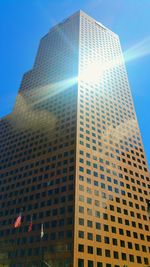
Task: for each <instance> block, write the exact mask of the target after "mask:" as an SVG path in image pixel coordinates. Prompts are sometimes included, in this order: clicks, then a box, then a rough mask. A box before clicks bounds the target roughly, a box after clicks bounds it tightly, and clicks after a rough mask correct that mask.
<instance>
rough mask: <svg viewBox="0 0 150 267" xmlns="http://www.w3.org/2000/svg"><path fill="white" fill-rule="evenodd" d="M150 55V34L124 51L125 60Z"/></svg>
mask: <svg viewBox="0 0 150 267" xmlns="http://www.w3.org/2000/svg"><path fill="white" fill-rule="evenodd" d="M148 55H150V36H148V37H146V38H145V39H144V40H142V41H140V42H139V43H137V44H135V45H133V46H132V47H131V48H129V49H128V50H126V51H125V52H124V58H125V62H129V61H132V60H136V59H138V58H142V57H145V56H148Z"/></svg>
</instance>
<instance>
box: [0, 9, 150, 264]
mask: <svg viewBox="0 0 150 267" xmlns="http://www.w3.org/2000/svg"><path fill="white" fill-rule="evenodd" d="M0 134H1V135H0V192H1V193H0V205H1V208H0V241H1V248H2V249H1V255H2V257H1V259H0V260H1V263H3V264H4V263H6V264H9V266H41V265H42V264H43V265H42V266H44V264H46V263H48V264H49V265H50V266H54V267H60V266H61V267H121V266H128V267H129V266H131V267H137V266H141V267H142V266H149V265H150V259H149V253H150V235H149V217H148V212H147V203H148V200H149V184H150V182H149V181H150V180H149V173H148V166H147V162H146V158H145V153H144V148H143V144H142V140H141V136H140V131H139V127H138V122H137V118H136V114H135V110H134V105H133V100H132V95H131V91H130V87H129V82H128V77H127V73H126V69H125V64H124V60H123V56H122V51H121V46H120V42H119V38H118V36H117V35H116V34H115V33H113V32H112V31H110V30H109V29H107V28H106V27H104V26H103V25H102V24H101V23H99V22H97V21H95V20H94V19H93V18H91V17H89V16H88V15H87V14H85V13H84V12H82V11H79V12H76V13H75V14H74V15H72V16H71V17H69V18H68V19H66V20H64V21H63V22H62V23H60V24H58V25H56V26H54V27H53V28H52V29H51V30H50V31H49V33H48V34H46V35H45V36H44V37H43V38H42V39H41V42H40V46H39V49H38V53H37V56H36V59H35V63H34V65H33V68H32V69H31V70H30V71H28V72H27V73H25V74H24V76H23V79H22V83H21V86H20V89H19V93H18V96H17V100H16V103H15V106H14V110H13V112H12V113H11V114H10V115H8V116H6V117H4V118H2V119H1V122H0ZM20 214H21V216H22V222H21V227H19V228H17V229H15V228H14V227H13V224H14V221H15V218H16V217H17V216H19V215H20ZM31 220H32V224H33V225H32V230H31V231H30V232H29V231H28V228H29V224H30V222H31ZM41 225H43V231H44V235H43V237H42V238H41V236H40V231H41ZM45 266H46V265H45Z"/></svg>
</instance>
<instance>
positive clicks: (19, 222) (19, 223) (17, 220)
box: [14, 214, 21, 228]
mask: <svg viewBox="0 0 150 267" xmlns="http://www.w3.org/2000/svg"><path fill="white" fill-rule="evenodd" d="M20 226H21V214H20V215H19V216H18V217H17V219H16V221H15V223H14V227H15V228H18V227H20Z"/></svg>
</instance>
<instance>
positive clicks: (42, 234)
mask: <svg viewBox="0 0 150 267" xmlns="http://www.w3.org/2000/svg"><path fill="white" fill-rule="evenodd" d="M43 236H44V230H43V223H42V224H41V238H43Z"/></svg>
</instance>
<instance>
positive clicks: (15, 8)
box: [0, 0, 150, 166]
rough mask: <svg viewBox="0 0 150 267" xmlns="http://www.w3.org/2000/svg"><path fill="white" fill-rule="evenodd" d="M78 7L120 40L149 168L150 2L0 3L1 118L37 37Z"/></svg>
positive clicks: (67, 0)
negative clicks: (125, 57) (125, 58)
mask: <svg viewBox="0 0 150 267" xmlns="http://www.w3.org/2000/svg"><path fill="white" fill-rule="evenodd" d="M79 9H82V10H83V11H85V12H87V13H88V14H89V15H91V16H93V17H94V18H95V19H96V20H98V21H100V22H101V23H103V24H104V25H105V26H107V27H108V28H110V29H111V30H112V31H114V32H116V33H117V34H118V35H119V36H120V40H121V44H122V48H123V51H124V52H125V55H127V59H128V60H127V62H126V66H127V71H128V76H129V82H130V85H131V89H132V95H133V99H134V104H135V109H136V113H137V117H138V121H139V126H140V130H141V134H142V139H143V143H144V147H145V152H146V155H147V160H148V162H149V166H150V142H149V135H150V119H149V117H150V28H149V26H150V1H149V0H80V1H79V0H76V1H73V0H1V1H0V25H1V41H0V117H2V116H5V115H7V114H8V113H10V112H11V110H12V108H13V104H14V102H15V98H16V95H17V92H18V89H19V86H20V82H21V79H22V75H23V73H24V72H26V71H27V70H29V69H30V68H32V65H33V62H34V58H35V55H36V52H37V48H38V44H39V40H40V38H41V37H42V36H43V35H45V34H46V33H47V32H48V30H49V28H50V27H51V26H53V25H54V24H56V23H57V22H60V21H61V20H63V19H64V18H66V17H67V16H70V15H71V14H72V13H74V12H75V11H77V10H79Z"/></svg>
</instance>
